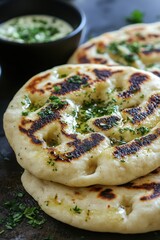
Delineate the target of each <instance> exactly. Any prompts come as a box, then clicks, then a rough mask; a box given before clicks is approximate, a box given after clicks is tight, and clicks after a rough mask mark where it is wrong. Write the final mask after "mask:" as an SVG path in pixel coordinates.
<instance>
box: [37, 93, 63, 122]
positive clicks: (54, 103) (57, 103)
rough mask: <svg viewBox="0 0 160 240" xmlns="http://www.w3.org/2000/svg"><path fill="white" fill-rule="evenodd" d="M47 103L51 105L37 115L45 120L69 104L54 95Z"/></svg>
mask: <svg viewBox="0 0 160 240" xmlns="http://www.w3.org/2000/svg"><path fill="white" fill-rule="evenodd" d="M47 103H50V104H49V105H48V106H47V107H45V108H43V109H41V111H40V112H38V113H37V114H38V115H39V116H40V117H41V118H45V117H47V116H49V115H54V111H55V110H57V109H60V108H62V107H63V106H64V105H65V104H67V102H66V101H62V100H61V99H60V98H59V97H57V96H54V95H53V96H50V97H49V99H48V100H47Z"/></svg>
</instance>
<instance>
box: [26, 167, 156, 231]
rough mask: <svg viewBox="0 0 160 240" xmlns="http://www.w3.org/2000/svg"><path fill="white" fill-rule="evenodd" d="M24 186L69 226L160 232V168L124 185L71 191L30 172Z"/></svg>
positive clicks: (48, 212) (99, 229) (51, 214)
mask: <svg viewBox="0 0 160 240" xmlns="http://www.w3.org/2000/svg"><path fill="white" fill-rule="evenodd" d="M22 183H23V186H24V188H25V189H26V191H27V192H28V193H29V194H30V195H31V196H32V197H33V198H34V199H35V200H36V201H37V202H38V204H39V205H40V207H41V208H42V209H43V211H44V212H46V213H47V214H48V215H50V216H51V217H53V218H55V219H58V220H60V221H62V222H64V223H67V224H69V225H72V226H75V227H78V228H82V229H86V230H91V231H100V232H118V233H144V232H149V231H154V230H160V217H159V216H160V169H157V170H155V171H154V172H153V173H151V174H150V175H148V176H146V177H143V178H139V179H137V180H135V181H133V182H130V183H127V184H125V185H121V186H102V185H94V186H90V187H87V188H74V187H73V188H72V187H67V186H64V185H61V184H58V183H53V182H49V181H44V180H40V179H38V178H36V177H34V176H33V175H31V174H30V173H28V172H27V171H25V172H24V174H23V175H22Z"/></svg>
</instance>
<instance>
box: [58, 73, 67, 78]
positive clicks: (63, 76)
mask: <svg viewBox="0 0 160 240" xmlns="http://www.w3.org/2000/svg"><path fill="white" fill-rule="evenodd" d="M59 77H60V78H65V77H67V74H65V73H64V74H61V75H60V76H59Z"/></svg>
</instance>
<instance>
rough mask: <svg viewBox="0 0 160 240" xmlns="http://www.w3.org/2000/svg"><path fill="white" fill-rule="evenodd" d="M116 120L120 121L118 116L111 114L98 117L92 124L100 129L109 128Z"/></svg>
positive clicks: (115, 123)
mask: <svg viewBox="0 0 160 240" xmlns="http://www.w3.org/2000/svg"><path fill="white" fill-rule="evenodd" d="M118 121H120V118H119V117H117V116H111V117H108V118H107V117H104V118H100V119H96V120H95V121H94V122H93V124H95V125H96V126H97V127H98V128H100V129H102V130H109V129H111V128H112V127H114V126H115V125H117V123H118Z"/></svg>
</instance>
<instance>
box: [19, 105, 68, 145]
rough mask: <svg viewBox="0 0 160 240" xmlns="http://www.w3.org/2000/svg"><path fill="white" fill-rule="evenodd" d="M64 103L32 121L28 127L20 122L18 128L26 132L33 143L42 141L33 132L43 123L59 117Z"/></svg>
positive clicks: (41, 126) (42, 125) (43, 124)
mask: <svg viewBox="0 0 160 240" xmlns="http://www.w3.org/2000/svg"><path fill="white" fill-rule="evenodd" d="M65 107H66V105H64V106H62V107H60V108H59V109H53V112H52V113H49V114H47V115H46V116H45V117H39V118H38V119H37V120H36V121H34V122H33V123H32V124H31V126H30V128H29V129H26V128H24V127H22V126H23V125H24V123H23V122H22V123H21V125H20V126H19V130H20V131H21V132H22V133H24V134H26V135H27V136H28V137H29V138H30V139H31V141H32V142H33V143H35V144H41V143H42V142H43V141H42V140H39V139H38V138H37V137H36V136H35V135H34V134H35V133H36V132H37V131H38V130H40V129H41V128H43V127H44V126H45V125H47V124H48V123H50V122H52V121H55V120H57V119H59V118H60V113H59V110H60V109H62V108H65Z"/></svg>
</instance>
